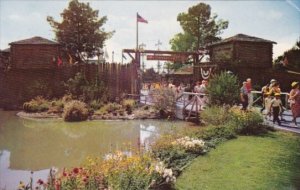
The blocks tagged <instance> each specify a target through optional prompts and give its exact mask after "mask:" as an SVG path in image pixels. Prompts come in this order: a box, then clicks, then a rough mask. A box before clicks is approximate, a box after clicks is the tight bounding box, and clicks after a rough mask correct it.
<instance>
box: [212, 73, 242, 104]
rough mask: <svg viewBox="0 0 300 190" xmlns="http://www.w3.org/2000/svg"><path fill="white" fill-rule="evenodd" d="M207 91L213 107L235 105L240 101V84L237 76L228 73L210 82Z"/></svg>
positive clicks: (215, 76) (216, 76)
mask: <svg viewBox="0 0 300 190" xmlns="http://www.w3.org/2000/svg"><path fill="white" fill-rule="evenodd" d="M207 91H208V94H209V98H210V104H212V105H223V104H228V105H233V104H235V103H236V102H237V101H238V100H239V83H238V79H237V77H236V76H235V75H233V74H229V73H226V72H221V73H220V74H217V75H214V76H213V77H212V79H210V80H209V84H208V87H207Z"/></svg>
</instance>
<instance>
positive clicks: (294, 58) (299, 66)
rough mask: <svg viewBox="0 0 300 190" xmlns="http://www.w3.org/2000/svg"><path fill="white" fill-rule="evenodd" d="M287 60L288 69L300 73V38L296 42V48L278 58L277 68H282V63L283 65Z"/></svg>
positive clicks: (275, 62)
mask: <svg viewBox="0 0 300 190" xmlns="http://www.w3.org/2000/svg"><path fill="white" fill-rule="evenodd" d="M285 59H287V62H288V63H286V64H287V65H285V66H286V67H287V68H288V69H292V70H297V71H300V38H299V40H297V41H296V43H295V46H294V47H292V48H291V49H289V50H287V51H285V52H284V53H283V55H280V56H278V57H277V59H276V60H275V61H274V64H275V68H276V67H278V66H280V65H281V64H280V63H281V62H282V63H283V62H284V60H285ZM279 68H280V67H279Z"/></svg>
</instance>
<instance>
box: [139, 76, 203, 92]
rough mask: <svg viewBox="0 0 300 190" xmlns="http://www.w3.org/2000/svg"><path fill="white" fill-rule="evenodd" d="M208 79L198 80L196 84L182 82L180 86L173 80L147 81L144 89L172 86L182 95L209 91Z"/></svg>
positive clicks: (171, 87)
mask: <svg viewBox="0 0 300 190" xmlns="http://www.w3.org/2000/svg"><path fill="white" fill-rule="evenodd" d="M207 85H208V81H207V80H202V81H201V82H200V81H198V82H196V83H195V84H190V83H188V84H184V83H180V84H179V85H178V86H176V85H175V84H173V82H172V81H169V82H157V83H145V84H144V85H143V89H146V90H149V91H151V90H153V89H161V88H170V89H172V90H173V91H174V92H175V94H176V95H177V96H179V95H181V94H182V93H183V92H194V93H201V94H206V93H207Z"/></svg>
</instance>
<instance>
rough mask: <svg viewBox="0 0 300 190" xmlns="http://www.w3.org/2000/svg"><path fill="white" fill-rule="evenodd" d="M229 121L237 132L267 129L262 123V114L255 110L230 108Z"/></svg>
mask: <svg viewBox="0 0 300 190" xmlns="http://www.w3.org/2000/svg"><path fill="white" fill-rule="evenodd" d="M230 114H231V121H232V122H233V123H234V126H235V131H236V132H237V133H239V134H247V135H251V134H259V133H263V132H265V131H266V130H267V128H266V126H265V125H263V121H264V120H263V116H262V115H261V113H259V112H258V111H256V110H249V111H246V112H245V111H242V110H240V108H238V107H233V108H231V110H230Z"/></svg>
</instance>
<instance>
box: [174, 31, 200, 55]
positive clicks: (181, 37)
mask: <svg viewBox="0 0 300 190" xmlns="http://www.w3.org/2000/svg"><path fill="white" fill-rule="evenodd" d="M195 42H196V38H195V37H194V36H192V35H191V34H189V33H186V32H184V33H178V34H175V36H174V38H172V39H171V40H170V45H171V49H172V50H173V51H192V50H193V49H195V45H196V43H195Z"/></svg>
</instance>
